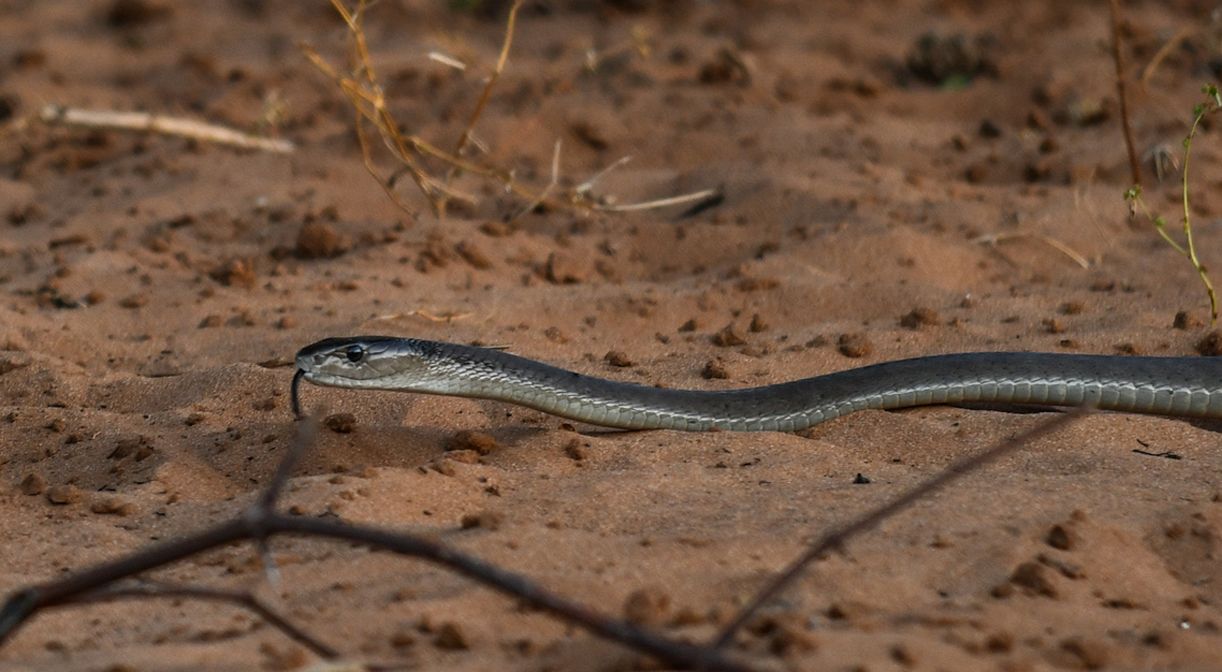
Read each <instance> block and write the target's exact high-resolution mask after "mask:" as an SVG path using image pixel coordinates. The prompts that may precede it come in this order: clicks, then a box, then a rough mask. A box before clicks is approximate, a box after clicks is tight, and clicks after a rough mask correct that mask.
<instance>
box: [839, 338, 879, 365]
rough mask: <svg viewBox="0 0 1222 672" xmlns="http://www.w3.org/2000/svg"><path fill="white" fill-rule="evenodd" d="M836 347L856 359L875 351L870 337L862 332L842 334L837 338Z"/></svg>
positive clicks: (845, 354) (843, 353)
mask: <svg viewBox="0 0 1222 672" xmlns="http://www.w3.org/2000/svg"><path fill="white" fill-rule="evenodd" d="M836 348H837V349H838V350H840V354H842V355H844V356H845V357H853V358H854V359H856V358H859V357H865V356H867V355H869V354H870V353H871V352H873V351H874V346H873V345H871V344H870V339H869V338H868V337H867V336H866V335H865V334H863V333H861V332H856V333H852V334H841V335H840V338H839V339H837V340H836Z"/></svg>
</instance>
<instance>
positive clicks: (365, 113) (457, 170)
mask: <svg viewBox="0 0 1222 672" xmlns="http://www.w3.org/2000/svg"><path fill="white" fill-rule="evenodd" d="M522 3H523V0H515V2H514V3H513V5H512V6H511V7H510V9H509V17H508V19H507V20H506V25H505V35H504V38H503V40H502V43H501V50H500V53H499V56H498V57H497V61H496V64H495V65H494V67H493V68H492V70H491V72H490V73H489V75H488V77H487V79H486V81H485V83H484V87H483V90H482V91H481V92H480V96H479V99H478V100H477V102H476V104H475V108H474V109H473V110H472V112H471V116H470V117H469V118H468V120H467V124H466V127H465V128H464V129H463V132H462V134H461V135H460V136H459V140H458V142H457V143H456V145H455V148H454V150H453V151H446V150H443V149H441V148H440V147H438V146H436V145H435V144H433V143H431V142H429V141H427V140H425V139H423V138H421V137H419V136H417V135H413V134H409V133H406V132H405V131H404V128H405V126H404V125H403V124H401V123H400V122H399V121H398V120H397V119H395V117H394V115H393V114H392V113H391V112H390V110H389V109H388V107H387V104H386V92H385V89H384V88H383V86H382V84H381V82H380V80H379V79H378V76H377V72H376V70H375V69H374V66H373V63H372V61H371V58H370V54H369V46H368V40H367V39H366V36H365V30H364V28H363V26H362V21H363V19H364V16H365V11H366V10H367V9H368V8H369V6H370V3H369V0H357V2H356V5H355V7H354V8H349V6H348V5H347V4H346V3H345V1H344V0H331V5H332V6H333V7H334V8H335V10H336V12H338V13H339V15H340V17H341V18H343V20H344V23H345V25H346V26H347V28H348V35H349V39H350V40H351V45H350V49H351V54H350V60H351V63H352V66H351V70H350V71H349V72H341V70H340V69H339V68H336V67H335V66H333V65H332V64H331V63H329V62H328V61H327V60H326V59H325V58H323V57H322V55H321V54H319V53H318V52H317V51H316V50H315V49H314V48H312V47H310V46H309V45H302V46H301V49H302V52H303V53H304V54H305V56H306V58H307V59H308V60H309V61H310V63H312V64H313V65H314V67H316V68H317V69H318V70H319V71H320V72H322V73H323V74H324V75H326V76H327V77H328V78H330V79H331V80H332V81H333V82H335V84H336V85H337V86H338V87H339V89H340V90H341V91H342V92H343V94H344V96H345V97H346V98H347V99H348V102H349V104H350V105H351V106H352V108H353V110H354V112H355V115H356V123H355V126H356V135H357V140H358V142H359V144H360V149H361V157H362V160H363V161H364V164H365V169H366V170H367V171H369V174H370V175H372V176H373V178H374V179H375V180H377V182H378V183H379V184H380V185H381V187H382V189H383V190H384V191H385V192H386V195H387V196H388V197H389V198H390V199H391V200H392V201H393V202H394V203H395V205H397V206H398V207H399V208H400V209H401V210H403V211H404V212H408V213H409V214H410V212H411V211H410V210H409V209H408V208H407V206H406V204H404V203H403V202H402V201H401V200H400V199H399V197H398V196H397V195H396V193H395V182H396V181H397V179H398V177H399V175H401V174H402V173H406V174H408V175H410V176H411V178H412V181H413V182H414V183H415V184H416V187H417V188H418V189H419V190H420V192H421V194H423V195H424V197H425V199H426V200H427V201H428V203H429V207H430V208H431V210H432V212H433V214H434V215H435V216H436V217H438V218H444V217H445V214H446V209H447V205H448V204H449V203H450V201H455V200H457V201H463V202H467V203H471V204H474V203H476V202H477V199H476V198H475V197H474V196H473V195H471V194H467V193H464V192H462V191H460V190H458V189H457V188H456V187H454V186H453V181H454V180H455V179H457V178H458V177H459V176H461V175H462V174H464V173H470V174H472V175H477V176H479V177H482V178H485V179H489V180H493V181H495V182H498V183H499V184H500V185H501V187H502V188H503V189H504V191H505V192H507V193H512V194H514V195H515V196H517V197H518V198H520V199H522V200H523V201H524V202H525V203H527V204H529V207H528V208H526V209H525V210H523V211H522V212H521V213H519V214H518V215H517V216H521V214H523V213H525V212H529V211H532V210H534V209H535V208H538V207H540V206H547V207H552V208H560V209H572V210H579V211H603V212H629V211H633V210H646V209H652V208H662V207H668V206H673V205H679V204H684V203H691V202H695V201H703V200H707V199H710V198H714V197H717V196H719V194H720V191H719V190H716V189H706V190H701V191H698V192H695V193H691V194H684V195H680V196H674V197H669V198H662V199H657V200H652V201H645V202H641V203H628V204H615V203H612V202H610V199H601V198H598V197H596V196H594V195H592V194H591V193H590V189H589V186H590V185H592V183H593V181H592V180H589V181H587V182H586V183H584V184H583V187H585V188H584V189H583V188H577V189H568V190H563V193H557V192H560V191H561V190H559V189H558V188H557V186H558V184H559V174H558V166H559V150H558V149H557V150H556V151H555V152H554V153H553V160H552V166H553V171H552V176H551V177H552V180H551V182H550V183H549V184H548V185H547V186H546V187H545V188H544V189H542V190H536V189H534V188H531V187H528V186H525V185H523V184H521V183H520V182H519V181H518V180H517V179H516V176H515V175H514V171H513V170H511V169H508V168H502V167H499V166H495V165H489V164H485V163H481V162H476V161H474V160H470V159H467V158H465V157H464V156H463V152H464V151H466V150H467V149H468V148H469V147H470V146H472V145H475V144H478V143H477V142H476V140H475V126H476V124H477V123H478V122H479V119H480V117H481V116H482V115H483V113H484V111H485V109H486V108H487V106H488V103H489V101H490V100H491V99H492V90H493V88H494V86H495V85H496V83H497V81H498V80H499V78H500V76H501V73H502V72H503V71H504V69H505V66H506V64H507V63H508V61H509V53H510V49H511V47H512V46H513V37H514V33H515V29H516V27H517V15H518V10H519V9H520V8H521V6H522ZM438 56H439V55H438V54H436V53H433V54H430V55H429V58H430V59H432V60H438V61H440V62H443V63H445V64H446V65H447V66H449V67H458V66H462V68H463V69H465V68H466V66H465V64H461V63H457V62H455V61H453V59H449V58H448V57H443V58H440V59H439V58H438ZM365 124H370V125H372V126H373V128H374V129H376V132H377V135H378V137H379V138H380V139H381V141H382V145H383V146H384V147H386V149H387V150H389V152H390V154H391V155H392V157H393V158H394V160H395V161H397V162H398V163H399V164H401V166H402V167H401V168H400V169H399V170H397V171H394V172H392V173H391V174H389V175H382V174H381V173H380V172H379V170H378V169H377V167H376V162H375V160H374V157H373V146H372V143H371V142H370V141H369V138H368V137H367V135H366V133H367V131H366V128H365ZM557 146H558V145H557ZM429 160H434V161H439V162H441V163H442V164H445V165H446V166H447V169H446V174H445V176H444V177H441V178H438V177H435V176H434V175H433V174H432V173H431V172H430V171H429V170H428V168H427V166H426V162H427V161H429Z"/></svg>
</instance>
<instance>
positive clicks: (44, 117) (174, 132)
mask: <svg viewBox="0 0 1222 672" xmlns="http://www.w3.org/2000/svg"><path fill="white" fill-rule="evenodd" d="M38 119H39V120H40V121H42V122H43V123H45V124H49V125H52V126H75V127H78V128H95V129H103V130H118V131H138V132H145V133H158V134H161V135H171V136H177V137H181V138H188V139H191V140H199V141H201V142H210V143H213V144H218V145H227V146H230V147H240V148H242V149H257V150H260V151H264V152H276V153H279V154H288V153H290V152H293V151H295V150H296V147H295V146H294V145H293V143H292V142H289V141H288V140H283V139H280V138H262V137H259V136H256V135H250V134H248V133H243V132H241V131H237V130H234V129H232V128H228V127H226V126H219V125H217V124H209V123H205V122H202V121H196V120H194V119H184V118H182V117H170V116H166V115H160V114H149V113H147V112H118V111H115V110H86V109H81V108H77V107H63V106H60V105H46V106H44V107H43V108H42V109H41V110H40V111H39V113H38Z"/></svg>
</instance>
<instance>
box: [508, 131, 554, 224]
mask: <svg viewBox="0 0 1222 672" xmlns="http://www.w3.org/2000/svg"><path fill="white" fill-rule="evenodd" d="M558 184H560V141H559V140H557V141H556V145H555V147H554V148H553V149H552V179H551V181H550V182H548V183H547V186H546V187H544V188H543V191H541V192H539V196H538V197H537V198H536V199H535V200H533V201H531V202H530V204H529V205H527V206H526V207H525V208H522V209H521V210H519V211H518V214H516V215H514V216H513V217H511V218H510V220H509V221H511V222H513V221H517V219H518V218H519V217H522V216H523V215H525V214H527V213H529V212H532V211H534V209H535V208H537V207H539V205H540V204H541V203H543V202H544V201H546V200H547V198H548V197H550V196H551V195H552V192H553V191H555V190H556V186H557V185H558Z"/></svg>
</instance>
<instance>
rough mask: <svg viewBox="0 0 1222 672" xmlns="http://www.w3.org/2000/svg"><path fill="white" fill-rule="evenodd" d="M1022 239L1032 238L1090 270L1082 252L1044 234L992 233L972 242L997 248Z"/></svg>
mask: <svg viewBox="0 0 1222 672" xmlns="http://www.w3.org/2000/svg"><path fill="white" fill-rule="evenodd" d="M1022 238H1032V239H1035V240H1038V241H1040V242H1042V243H1044V244H1045V245H1047V246H1048V247H1051V248H1052V249H1054V250H1056V251H1057V252H1060V253H1061V254H1063V255H1065V256H1066V257H1069V258H1070V259H1071V260H1073V262H1074V263H1075V264H1077V265H1078V266H1081V267H1082V268H1084V269H1087V268H1090V260H1089V259H1087V258H1086V257H1085V256H1084V255H1083V254H1082V253H1081V252H1078V251H1077V250H1075V249H1073V248H1072V247H1070V246H1069V245H1067V244H1066V243H1063V242H1061V241H1060V240H1057V239H1056V238H1053V237H1052V236H1049V235H1045V234H1042V233H991V234H986V235H983V236H978V237H976V238H973V239H972V242H973V243H980V244H982V245H989V246H993V247H996V245H997V244H998V243H1004V242H1006V241H1007V240H1019V239H1022Z"/></svg>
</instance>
